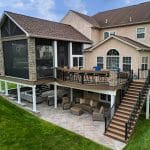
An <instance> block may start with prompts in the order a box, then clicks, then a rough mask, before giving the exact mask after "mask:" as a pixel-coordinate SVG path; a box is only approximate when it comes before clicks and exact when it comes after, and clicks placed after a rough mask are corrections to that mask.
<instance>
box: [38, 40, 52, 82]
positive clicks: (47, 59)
mask: <svg viewBox="0 0 150 150" xmlns="http://www.w3.org/2000/svg"><path fill="white" fill-rule="evenodd" d="M36 64H37V78H38V79H39V78H45V77H50V76H52V75H53V71H52V69H51V68H52V67H53V47H52V41H51V40H47V39H36Z"/></svg>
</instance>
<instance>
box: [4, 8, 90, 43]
mask: <svg viewBox="0 0 150 150" xmlns="http://www.w3.org/2000/svg"><path fill="white" fill-rule="evenodd" d="M4 14H6V15H7V16H8V17H11V18H12V19H13V20H14V21H15V22H16V23H17V24H18V25H19V26H20V27H21V28H22V29H24V31H26V32H27V33H28V35H29V36H31V37H41V38H49V39H57V40H68V41H77V42H85V43H91V41H90V40H89V39H88V38H86V37H85V36H84V35H82V34H81V33H80V32H79V31H77V30H76V29H74V28H73V27H72V26H70V25H66V24H62V23H57V22H52V21H48V20H44V19H39V18H34V17H29V16H25V15H21V14H16V13H12V12H7V11H6V12H5V13H4Z"/></svg>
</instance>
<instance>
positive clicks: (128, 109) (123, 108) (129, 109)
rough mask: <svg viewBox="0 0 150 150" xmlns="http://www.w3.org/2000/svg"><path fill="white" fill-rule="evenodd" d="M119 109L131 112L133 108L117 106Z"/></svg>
mask: <svg viewBox="0 0 150 150" xmlns="http://www.w3.org/2000/svg"><path fill="white" fill-rule="evenodd" d="M119 108H120V109H122V110H125V111H132V109H133V108H131V107H124V106H121V105H120V106H119Z"/></svg>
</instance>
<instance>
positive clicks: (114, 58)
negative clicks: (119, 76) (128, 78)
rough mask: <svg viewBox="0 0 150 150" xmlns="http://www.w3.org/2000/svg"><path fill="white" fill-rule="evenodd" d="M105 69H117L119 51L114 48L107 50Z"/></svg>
mask: <svg viewBox="0 0 150 150" xmlns="http://www.w3.org/2000/svg"><path fill="white" fill-rule="evenodd" d="M106 67H107V69H110V70H118V69H119V52H118V51H117V50H115V49H111V50H109V51H108V52H107V62H106Z"/></svg>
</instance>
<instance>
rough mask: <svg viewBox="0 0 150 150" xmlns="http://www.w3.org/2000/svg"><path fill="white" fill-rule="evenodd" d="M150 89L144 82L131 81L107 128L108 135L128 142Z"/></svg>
mask: <svg viewBox="0 0 150 150" xmlns="http://www.w3.org/2000/svg"><path fill="white" fill-rule="evenodd" d="M143 88H144V90H143ZM149 89H150V86H149V85H148V84H147V85H145V83H144V82H138V81H132V82H131V83H130V85H129V87H128V89H127V91H126V93H125V94H124V96H123V97H122V99H121V103H120V105H119V106H118V108H117V110H116V111H115V113H114V116H113V117H112V119H111V120H110V122H109V124H108V126H107V127H106V128H105V135H106V136H109V137H111V138H114V139H117V140H119V141H122V142H127V141H128V140H129V138H130V136H131V135H132V132H133V130H134V127H135V124H136V122H137V119H138V117H139V115H140V113H141V110H142V107H143V105H144V102H145V100H146V96H147V94H148V90H149ZM139 93H140V102H139ZM132 116H133V117H132ZM129 121H130V122H129ZM105 123H106V122H105ZM128 123H130V128H129V127H128Z"/></svg>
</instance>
